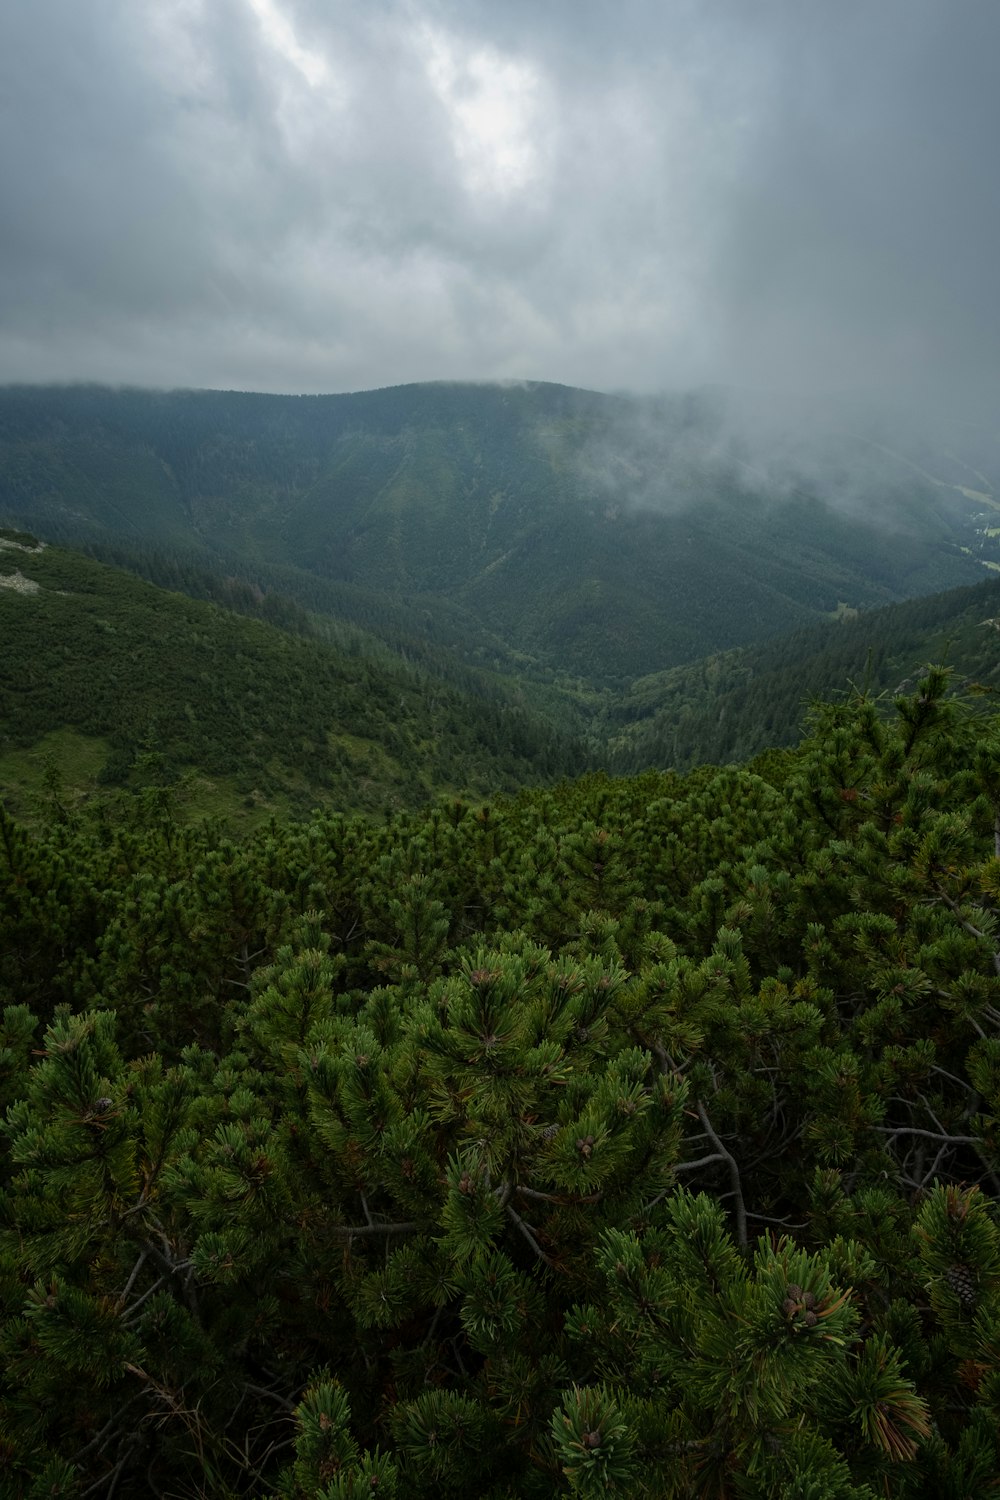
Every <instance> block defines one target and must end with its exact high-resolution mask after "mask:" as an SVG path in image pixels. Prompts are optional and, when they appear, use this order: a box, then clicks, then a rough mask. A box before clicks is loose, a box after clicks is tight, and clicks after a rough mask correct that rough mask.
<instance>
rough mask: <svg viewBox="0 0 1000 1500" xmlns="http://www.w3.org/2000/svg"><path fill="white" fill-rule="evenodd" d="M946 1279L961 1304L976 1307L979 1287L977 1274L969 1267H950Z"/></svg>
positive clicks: (945, 1275) (946, 1272)
mask: <svg viewBox="0 0 1000 1500" xmlns="http://www.w3.org/2000/svg"><path fill="white" fill-rule="evenodd" d="M944 1279H945V1281H946V1282H947V1283H948V1285H949V1286H950V1287H951V1289H952V1291H953V1292H954V1293H955V1295H956V1296H957V1297H958V1300H959V1301H960V1302H962V1303H964V1304H965V1306H966V1307H972V1306H974V1304H975V1301H976V1294H977V1290H978V1287H977V1283H976V1273H975V1272H974V1271H973V1270H971V1269H970V1267H969V1266H949V1267H948V1269H947V1271H945V1273H944Z"/></svg>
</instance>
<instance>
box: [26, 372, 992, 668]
mask: <svg viewBox="0 0 1000 1500" xmlns="http://www.w3.org/2000/svg"><path fill="white" fill-rule="evenodd" d="M966 441H967V442H971V439H966ZM817 442H818V446H817V445H816V444H814V445H813V446H812V447H809V446H808V445H806V446H804V447H803V449H802V451H801V452H800V451H799V450H798V449H797V448H795V446H794V445H792V446H791V447H789V445H788V444H787V442H786V443H784V445H783V446H782V445H781V444H777V443H776V442H775V443H774V444H772V440H771V439H770V438H769V437H768V436H767V434H766V433H765V432H763V430H762V433H761V435H760V436H759V439H758V438H755V437H754V436H753V435H751V436H750V437H748V436H747V435H746V432H745V431H744V430H737V429H734V428H733V427H732V425H731V418H730V413H729V410H728V408H727V407H726V405H725V403H724V402H722V401H721V398H720V397H718V396H702V397H698V398H676V399H667V398H663V399H657V400H652V399H649V400H640V399H638V398H633V397H624V396H621V397H618V396H616V397H611V396H604V395H600V394H598V393H594V392H586V391H578V390H573V389H570V388H567V387H561V386H552V385H544V384H524V385H518V386H474V385H449V384H438V385H421V386H404V387H397V388H392V389H388V390H383V391H373V392H367V393H363V394H360V395H350V396H322V397H320V396H316V397H286V396H264V395H248V394H240V393H223V392H209V391H203V392H171V393H156V392H143V391H120V390H119V391H112V390H107V389H102V388H99V387H72V388H31V387H20V388H7V389H5V390H2V391H0V519H3V517H4V516H6V518H7V519H8V520H9V521H10V522H12V523H14V524H20V525H24V526H26V527H28V528H29V529H31V530H34V531H37V532H38V533H39V534H40V535H42V536H43V537H46V538H48V539H49V540H55V541H58V540H69V541H72V542H74V543H80V542H87V541H89V542H91V543H104V544H114V543H122V542H126V543H128V544H131V545H134V546H141V545H153V546H156V547H158V548H160V549H161V550H162V549H170V548H177V549H185V550H186V551H188V552H191V551H192V550H193V551H194V553H195V554H200V555H203V556H204V557H205V558H206V560H208V561H210V562H211V563H212V565H213V566H215V567H218V566H219V565H222V570H223V571H229V570H231V568H233V567H234V566H235V565H237V564H238V565H239V566H240V567H243V568H247V567H257V568H262V569H263V568H271V567H275V566H280V567H282V568H285V569H287V570H289V571H288V574H287V577H288V579H289V580H290V584H291V587H293V588H294V586H295V580H296V579H303V580H305V579H307V578H308V577H316V578H319V579H321V580H323V581H325V582H326V583H329V584H334V585H338V586H340V587H342V588H350V589H351V590H353V591H354V597H355V599H356V600H357V599H358V598H359V597H366V598H367V599H368V600H369V601H371V604H372V607H373V608H375V609H377V601H378V600H380V599H383V600H384V599H388V600H390V601H396V602H398V601H400V600H406V601H408V604H409V605H410V606H414V605H416V606H418V607H421V608H423V609H424V610H425V611H427V612H428V613H429V614H431V615H432V616H433V615H434V614H435V613H436V612H438V611H441V612H444V613H450V614H452V615H453V616H454V619H455V622H456V628H455V629H454V630H453V632H452V635H453V638H454V641H455V643H461V645H462V646H463V648H464V649H465V651H466V653H467V654H468V656H469V657H470V658H471V659H477V653H478V659H481V660H482V659H486V657H488V656H489V653H490V652H491V651H492V650H493V649H494V648H493V643H495V642H496V641H497V640H499V641H500V642H501V643H502V646H503V649H505V650H508V651H516V652H517V653H520V655H521V658H522V663H523V665H524V666H526V667H527V666H537V667H541V668H548V669H555V670H557V671H568V672H572V673H576V674H580V675H583V676H585V677H588V678H589V679H590V680H594V681H599V682H607V681H609V680H613V679H621V678H623V677H629V676H634V675H636V674H640V673H643V672H649V671H655V670H659V669H663V668H666V667H669V666H672V665H675V664H677V663H680V662H683V661H689V660H692V659H693V658H696V657H699V656H702V655H704V654H706V653H707V652H710V651H716V650H720V649H725V648H728V647H732V646H737V645H742V644H746V643H748V642H750V641H754V640H758V639H761V638H762V637H764V636H768V635H772V634H775V633H776V632H779V631H785V630H791V629H793V628H795V627H797V626H800V625H803V624H805V623H808V622H809V621H813V620H816V619H820V618H823V617H824V616H827V615H830V614H832V613H833V612H834V611H835V610H836V608H837V606H838V604H840V603H844V604H847V605H849V606H851V607H856V606H863V605H867V606H871V605H875V604H879V603H885V602H889V601H891V600H893V599H900V598H903V597H907V596H910V595H913V594H917V593H927V592H931V591H934V590H936V589H942V588H946V587H949V586H952V585H957V584H960V583H963V582H971V581H973V580H974V579H975V577H976V576H977V575H979V574H980V573H981V565H980V561H979V559H980V558H981V557H982V558H985V559H986V560H990V559H992V557H993V553H994V552H996V550H997V546H996V540H995V538H993V537H991V536H990V535H989V533H990V532H991V531H993V530H995V529H996V528H995V527H994V526H993V525H992V521H994V520H995V519H996V508H997V505H998V503H1000V502H997V501H996V500H995V498H994V490H995V488H996V492H997V493H1000V481H998V479H997V478H996V477H995V476H994V472H993V469H992V468H989V469H988V470H984V469H983V468H982V465H983V464H987V465H988V464H989V463H991V462H992V461H993V459H995V458H998V457H1000V455H994V454H993V453H992V449H989V445H988V443H987V449H988V452H987V456H986V457H983V455H982V453H980V451H979V448H978V447H976V448H975V453H974V462H973V459H970V460H969V462H968V463H965V462H963V461H961V455H960V454H959V455H957V456H956V454H955V453H953V452H952V451H951V450H950V449H949V450H948V452H944V451H942V450H941V449H939V448H935V449H933V450H932V451H930V452H925V451H923V448H922V447H921V445H920V443H919V442H918V441H917V439H915V438H914V439H912V440H911V439H909V438H908V439H907V442H908V445H909V446H908V447H907V449H906V451H905V452H904V451H902V450H897V449H895V448H891V447H890V446H888V445H887V444H886V443H885V442H875V441H873V440H871V439H870V438H869V437H867V436H866V435H865V434H864V433H863V432H859V431H858V430H856V427H855V425H854V424H853V419H852V421H848V420H847V418H841V417H840V416H839V415H838V414H836V413H834V414H833V415H832V416H831V414H827V428H826V429H825V430H824V432H823V436H822V440H821V441H819V440H817ZM772 447H773V450H774V451H773V453H772ZM928 465H931V466H932V467H928ZM977 465H978V466H977ZM996 469H997V474H998V475H1000V463H998V464H997V465H996ZM977 486H978V488H977ZM303 587H304V588H305V589H308V587H309V585H308V582H306V581H303ZM286 591H287V590H286ZM458 622H461V624H459V623H458Z"/></svg>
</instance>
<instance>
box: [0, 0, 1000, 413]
mask: <svg viewBox="0 0 1000 1500" xmlns="http://www.w3.org/2000/svg"><path fill="white" fill-rule="evenodd" d="M998 43H1000V11H998V10H997V8H996V7H994V6H993V5H991V4H989V3H988V0H981V3H976V0H948V3H947V4H946V3H945V0H935V3H931V0H879V4H878V5H872V4H870V3H867V0H846V3H843V4H840V5H838V6H830V5H828V4H825V3H818V0H759V3H755V4H752V5H748V4H746V3H745V0H699V3H693V0H691V3H684V0H674V3H666V4H664V3H662V0H658V3H653V0H617V3H615V4H612V3H610V0H573V3H570V0H551V3H548V4H546V5H544V6H538V5H537V4H531V5H529V4H527V3H526V0H505V3H504V5H502V6H497V5H496V4H495V3H491V4H486V3H485V0H461V3H458V0H368V3H365V4H362V3H361V0H345V3H343V4H340V5H337V6H331V5H330V4H329V3H328V0H9V3H8V4H7V5H5V6H4V7H2V10H0V191H2V202H3V205H4V210H3V215H2V227H0V379H5V380H17V379H27V380H34V379H87V378H93V379H104V380H112V381H131V382H139V383H148V384H156V385H174V384H188V385H207V386H214V385H223V386H236V387H245V388H255V389H269V390H303V391H305V390H309V391H316V390H345V389H358V388H361V387H365V386H372V385H385V384H392V383H395V382H397V381H405V380H420V379H431V378H438V377H455V378H480V379H483V378H508V377H517V376H525V377H530V378H534V379H549V380H562V381H567V382H570V383H576V384H583V385H591V386H597V387H603V388H613V387H630V388H634V389H646V390H653V389H659V388H664V387H677V386H691V385H697V384H700V383H702V382H709V381H730V382H735V383H739V384H744V385H758V384H764V385H767V386H773V387H778V388H782V387H783V388H791V389H796V390H800V389H802V388H803V387H804V386H805V387H810V388H815V389H818V390H823V389H828V388H844V389H858V388H859V387H863V386H871V387H874V388H877V389H881V390H886V391H889V390H892V391H896V392H899V393H901V394H902V395H903V396H904V397H906V396H920V397H921V398H923V397H928V396H929V397H931V398H933V399H934V400H936V401H938V402H939V403H940V402H943V401H944V402H946V401H952V402H954V403H956V404H961V403H964V402H968V401H970V400H976V401H979V402H981V403H982V405H983V407H984V408H986V407H987V405H988V403H989V402H990V401H993V400H995V398H996V396H997V394H998V392H1000V380H998V349H1000V338H998V335H1000V327H998V323H1000V299H998V298H997V295H996V289H995V285H994V283H995V266H996V264H997V263H998V254H1000V243H998V241H1000V232H998V231H1000V222H998V220H1000V195H998V194H997V192H996V190H995V186H994V182H993V177H994V175H995V173H994V168H993V155H994V151H995V141H996V139H997V137H998V129H997V127H998V124H1000V120H998V115H1000V103H998V96H997V91H996V89H995V86H994V82H993V78H992V77H991V71H990V70H991V67H992V59H993V58H995V56H996V54H997V46H998Z"/></svg>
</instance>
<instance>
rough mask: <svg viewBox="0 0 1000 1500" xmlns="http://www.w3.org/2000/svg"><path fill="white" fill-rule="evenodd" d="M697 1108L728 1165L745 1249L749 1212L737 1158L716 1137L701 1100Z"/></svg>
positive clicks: (713, 1143)
mask: <svg viewBox="0 0 1000 1500" xmlns="http://www.w3.org/2000/svg"><path fill="white" fill-rule="evenodd" d="M696 1108H697V1110H698V1118H699V1119H700V1121H701V1123H702V1124H703V1125H704V1127H705V1133H706V1135H707V1136H708V1138H709V1140H710V1141H711V1142H712V1145H713V1146H714V1147H715V1149H716V1150H717V1151H718V1153H719V1154H720V1156H721V1157H722V1158H723V1160H724V1161H725V1162H727V1163H728V1166H729V1179H730V1181H731V1182H732V1184H733V1197H734V1198H735V1200H736V1203H735V1209H736V1237H737V1239H738V1240H739V1242H740V1246H741V1247H742V1248H743V1249H745V1248H746V1244H747V1211H746V1205H745V1204H744V1202H743V1184H742V1182H741V1181H740V1169H739V1166H738V1165H737V1162H736V1158H735V1157H734V1156H733V1154H732V1152H731V1151H727V1150H726V1148H725V1146H724V1145H723V1144H722V1142H721V1140H720V1139H719V1137H718V1136H717V1135H716V1133H715V1130H714V1128H713V1126H712V1122H711V1120H710V1119H709V1118H708V1114H707V1112H706V1110H705V1106H704V1104H702V1103H701V1101H700V1100H699V1101H698V1103H697V1105H696Z"/></svg>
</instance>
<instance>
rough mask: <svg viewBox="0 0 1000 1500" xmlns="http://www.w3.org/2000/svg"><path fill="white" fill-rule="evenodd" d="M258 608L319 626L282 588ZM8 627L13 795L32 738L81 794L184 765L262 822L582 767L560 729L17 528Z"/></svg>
mask: <svg viewBox="0 0 1000 1500" xmlns="http://www.w3.org/2000/svg"><path fill="white" fill-rule="evenodd" d="M230 592H231V593H236V594H238V592H239V591H233V590H231V591H230ZM234 602H237V603H239V604H240V605H241V607H242V608H244V609H248V608H250V607H253V606H254V604H255V601H254V599H253V597H252V596H251V597H250V598H249V599H246V598H242V597H237V598H234ZM256 607H257V608H258V609H259V611H261V612H262V613H264V614H265V615H268V614H269V615H270V616H272V618H273V619H285V621H286V624H289V625H291V626H292V627H294V631H297V632H301V631H302V630H303V629H307V628H308V621H307V620H305V617H304V616H302V615H301V611H296V610H295V609H294V608H291V609H290V608H289V607H288V606H287V604H286V603H283V602H282V601H280V600H279V601H277V602H274V603H272V604H270V605H269V604H268V600H267V599H266V598H263V599H261V600H260V601H259V603H258V604H257V605H256ZM286 617H287V618H286ZM0 639H2V640H3V650H2V652H0V790H5V791H6V792H7V794H8V796H10V795H12V793H16V788H17V784H18V780H19V773H20V777H21V778H22V779H23V774H24V769H25V757H24V756H23V755H20V756H19V755H18V754H17V752H18V751H24V750H29V749H32V748H34V749H35V752H36V753H35V755H34V760H35V761H36V762H37V761H38V760H39V758H40V752H41V751H43V750H45V749H46V748H49V750H50V751H51V753H52V754H54V755H55V756H56V758H57V760H59V761H60V767H59V769H61V771H62V773H63V775H64V777H65V779H66V781H67V784H68V788H69V789H70V790H71V791H80V790H82V789H84V788H85V787H86V783H87V782H88V780H89V783H90V787H89V789H90V790H93V789H94V788H95V787H96V786H104V787H110V786H116V785H128V784H135V782H136V778H137V777H145V778H146V779H149V778H152V779H153V780H155V781H157V782H161V783H170V782H173V781H175V780H176V778H177V777H178V775H180V774H181V773H183V772H185V771H188V772H193V773H196V774H197V777H198V778H199V780H200V793H198V796H200V799H201V803H199V802H198V797H197V796H196V805H201V804H202V803H203V804H204V806H205V808H206V809H212V810H217V811H222V810H224V811H226V812H227V813H228V814H230V815H233V814H234V813H239V812H241V810H242V811H243V813H244V815H245V813H246V811H247V810H248V809H249V810H253V809H256V810H257V815H258V816H259V814H260V810H261V809H263V810H266V809H268V808H274V809H278V810H296V811H298V812H299V813H300V814H301V813H302V812H306V811H308V810H309V809H310V808H311V807H314V806H315V805H316V804H317V803H323V804H325V805H327V806H333V807H336V808H338V809H340V810H341V811H350V810H354V809H367V810H369V811H378V812H381V811H383V810H384V809H385V808H398V807H404V806H414V805H416V804H418V803H420V802H423V801H426V800H427V799H428V798H429V797H432V796H433V795H435V794H436V793H440V792H445V791H449V790H450V791H454V792H459V791H461V792H464V793H466V794H477V795H481V796H489V795H491V794H493V793H495V792H496V791H498V790H501V789H507V790H512V789H514V788H516V787H518V786H522V785H525V784H529V783H532V782H535V781H538V780H545V779H550V780H551V779H552V778H553V777H555V776H558V775H560V774H564V773H566V772H568V771H572V770H578V769H579V768H580V767H581V765H582V764H583V756H582V751H581V750H580V749H579V747H578V746H575V745H574V744H573V743H572V742H571V741H570V740H569V739H568V738H567V737H566V736H564V735H562V734H560V733H559V732H557V731H555V730H553V729H551V728H550V727H549V726H548V725H547V724H546V723H544V722H543V721H541V720H540V719H538V718H537V717H534V716H532V715H530V714H528V713H526V712H524V711H522V710H519V709H516V708H514V707H512V706H511V705H510V703H509V702H505V701H504V700H503V699H502V698H501V697H498V696H494V697H493V698H492V699H491V700H487V699H486V698H484V697H482V696H479V697H476V696H472V695H470V694H468V693H461V692H459V691H458V690H457V689H455V688H452V687H448V686H446V685H444V684H442V683H440V682H435V681H432V680H431V679H429V678H428V677H426V676H425V675H424V674H422V673H420V672H419V671H417V670H416V669H408V668H407V667H406V666H405V664H403V663H402V662H396V663H395V664H393V663H392V662H391V661H389V660H388V659H386V658H383V659H381V660H379V661H373V660H371V659H366V658H364V657H361V656H349V655H346V654H345V653H344V651H342V650H338V649H336V648H335V647H334V646H332V645H330V644H328V643H326V642H323V641H319V640H313V639H309V638H304V637H303V636H302V635H301V634H298V633H290V631H289V630H288V629H279V628H277V626H276V625H275V624H274V623H272V622H269V621H268V620H266V619H256V620H255V619H249V618H245V617H242V616H240V615H238V614H236V613H233V612H232V611H231V610H226V609H221V608H219V607H218V606H216V605H214V604H211V603H207V602H201V601H197V600H193V599H189V598H186V597H184V596H183V595H181V594H176V593H170V592H167V591H165V590H163V589H158V588H154V587H153V586H152V585H150V584H148V583H144V582H142V581H141V580H139V579H137V578H134V577H132V576H131V575H129V574H127V573H124V572H121V571H119V570H117V569H113V568H109V567H107V566H104V565H102V564H100V563H97V562H93V561H91V560H89V559H86V558H83V557H80V556H79V555H77V554H74V553H71V552H67V551H65V550H63V549H61V548H52V547H44V548H43V547H40V546H38V545H37V544H35V543H34V541H33V539H31V538H30V537H27V536H22V537H20V539H18V538H17V535H16V534H12V533H7V534H3V533H0ZM66 732H69V733H70V736H71V737H70V739H69V740H68V741H67V740H66V738H65V735H66ZM52 736H55V738H54V740H52V741H51V742H50V740H49V739H47V737H52ZM80 736H83V737H84V739H83V740H82V741H81V740H80V738H79V737H80ZM29 760H30V757H29ZM81 771H84V772H85V773H87V774H83V775H81ZM29 780H30V778H29ZM81 782H83V784H84V785H83V786H81ZM196 790H197V789H196ZM15 800H16V797H15ZM23 800H24V797H23V793H22V797H21V801H22V803H23Z"/></svg>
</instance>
